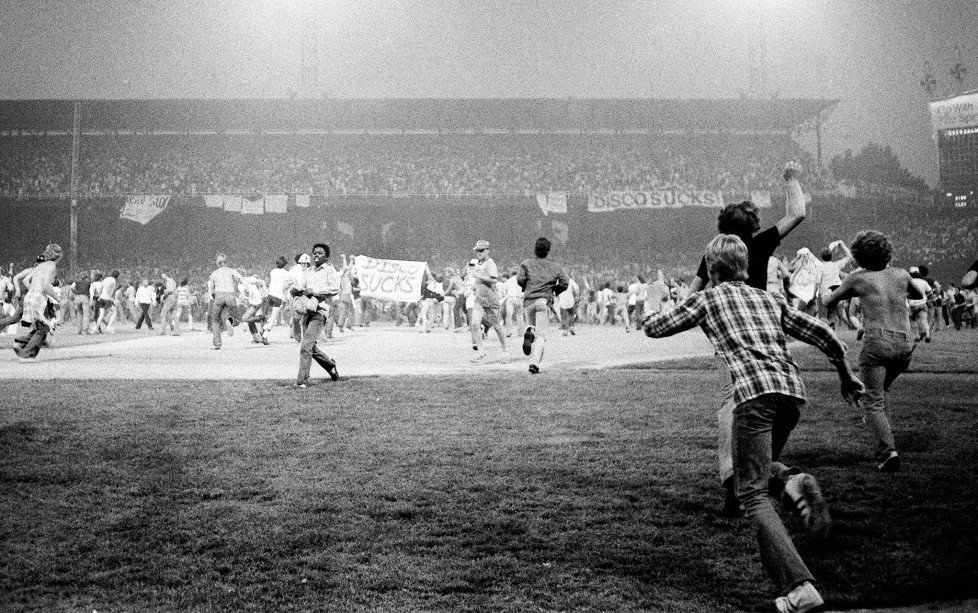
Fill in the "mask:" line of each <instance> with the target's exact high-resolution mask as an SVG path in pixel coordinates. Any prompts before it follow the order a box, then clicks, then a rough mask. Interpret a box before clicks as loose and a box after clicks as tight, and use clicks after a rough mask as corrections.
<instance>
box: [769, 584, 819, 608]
mask: <svg viewBox="0 0 978 613" xmlns="http://www.w3.org/2000/svg"><path fill="white" fill-rule="evenodd" d="M823 604H825V601H824V600H822V597H821V596H820V595H819V593H818V591H816V590H815V587H814V586H813V585H812V584H811V583H810V582H808V581H806V582H804V583H802V584H801V585H799V586H798V587H796V588H795V589H793V590H791V591H790V592H789V593H788V595H787V596H781V597H780V598H778V599H777V600H775V601H774V606H775V607H777V609H778V613H806V611H811V610H812V609H814V608H815V607H820V606H822V605H823Z"/></svg>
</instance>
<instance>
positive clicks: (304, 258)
mask: <svg viewBox="0 0 978 613" xmlns="http://www.w3.org/2000/svg"><path fill="white" fill-rule="evenodd" d="M299 263H300V264H310V263H312V258H310V257H309V254H308V253H303V254H302V255H300V256H299Z"/></svg>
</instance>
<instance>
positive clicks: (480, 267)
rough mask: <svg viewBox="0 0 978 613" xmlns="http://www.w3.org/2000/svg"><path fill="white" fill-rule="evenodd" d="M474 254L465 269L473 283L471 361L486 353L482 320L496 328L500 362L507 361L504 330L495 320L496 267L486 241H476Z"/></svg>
mask: <svg viewBox="0 0 978 613" xmlns="http://www.w3.org/2000/svg"><path fill="white" fill-rule="evenodd" d="M472 250H473V251H475V255H476V265H475V266H471V267H470V268H469V274H470V276H471V277H472V279H473V281H474V282H475V292H474V298H475V300H474V301H473V306H472V316H471V317H470V318H469V331H470V332H471V333H472V349H473V350H475V352H476V355H475V357H474V358H472V361H473V362H476V363H478V362H484V361H485V360H486V352H485V350H484V349H483V347H482V329H481V328H482V320H483V318H485V320H486V323H487V324H488V325H489V326H490V327H491V328H492V329H493V330H495V331H496V336H498V337H499V344H500V345H501V346H502V350H503V353H502V358H501V361H502V362H503V363H506V362H509V352H508V351H506V331H505V330H503V325H502V322H500V321H499V293H498V291H497V290H496V283H497V282H498V281H499V269H498V268H497V267H496V262H495V261H494V260H493V259H492V258H491V257H489V241H486V240H479V241H476V243H475V247H473V248H472Z"/></svg>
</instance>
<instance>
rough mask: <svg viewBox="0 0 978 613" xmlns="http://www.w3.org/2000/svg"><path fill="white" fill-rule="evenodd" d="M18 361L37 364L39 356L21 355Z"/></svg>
mask: <svg viewBox="0 0 978 613" xmlns="http://www.w3.org/2000/svg"><path fill="white" fill-rule="evenodd" d="M17 361H18V362H20V363H21V364H37V356H34V357H33V358H25V357H24V356H20V357H18V358H17Z"/></svg>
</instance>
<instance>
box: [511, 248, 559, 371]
mask: <svg viewBox="0 0 978 613" xmlns="http://www.w3.org/2000/svg"><path fill="white" fill-rule="evenodd" d="M533 254H534V255H535V256H536V257H534V258H531V259H526V260H523V262H522V263H521V264H520V267H519V270H518V271H517V273H516V283H517V284H519V286H520V287H521V288H523V312H524V319H525V320H526V331H525V332H524V333H523V353H524V355H528V356H530V374H531V375H535V374H537V373H539V372H540V363H541V362H543V349H544V346H545V345H546V344H547V336H549V330H550V309H551V307H553V303H554V296H558V295H560V294H561V293H562V292H564V291H565V290H566V289H567V287H568V286H569V285H570V280H569V279H568V278H567V273H566V272H564V270H563V269H562V268H561V267H560V266H558V265H557V264H555V263H553V262H552V261H550V260H548V259H547V256H548V255H550V241H549V240H547V239H546V238H544V237H542V236H541V237H540V238H538V239H537V242H536V244H535V245H534V246H533Z"/></svg>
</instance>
